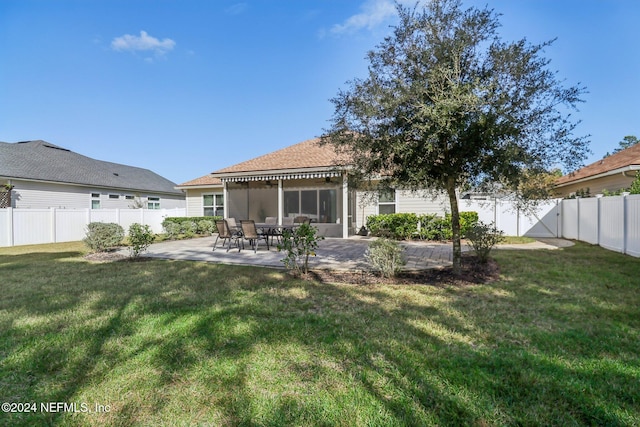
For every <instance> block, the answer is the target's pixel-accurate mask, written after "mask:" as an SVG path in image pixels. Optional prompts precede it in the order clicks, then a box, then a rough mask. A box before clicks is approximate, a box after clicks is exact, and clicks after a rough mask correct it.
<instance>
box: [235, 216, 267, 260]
mask: <svg viewBox="0 0 640 427" xmlns="http://www.w3.org/2000/svg"><path fill="white" fill-rule="evenodd" d="M240 227H242V238H243V239H244V240H248V241H249V244H250V245H251V247H252V248H253V252H254V253H256V252H258V243H259V242H260V240H264V242H265V243H266V244H267V250H269V233H259V232H258V229H257V228H256V223H255V221H254V220H252V219H248V220H241V221H240Z"/></svg>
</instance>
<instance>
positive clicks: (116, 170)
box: [0, 141, 183, 195]
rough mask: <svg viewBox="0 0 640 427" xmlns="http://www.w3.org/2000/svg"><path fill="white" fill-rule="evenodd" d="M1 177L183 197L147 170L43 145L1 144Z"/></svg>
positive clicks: (45, 143) (30, 142) (170, 185)
mask: <svg viewBox="0 0 640 427" xmlns="http://www.w3.org/2000/svg"><path fill="white" fill-rule="evenodd" d="M0 177H4V178H9V179H11V178H15V179H29V180H37V181H49V182H59V183H68V184H79V185H85V186H94V187H108V188H118V189H125V190H131V191H144V192H153V193H170V194H175V195H179V194H183V193H182V191H180V190H176V189H175V188H174V187H175V186H176V184H175V183H173V182H171V181H169V180H168V179H166V178H163V177H161V176H160V175H158V174H156V173H154V172H152V171H150V170H148V169H142V168H137V167H134V166H127V165H121V164H118V163H111V162H103V161H101V160H95V159H92V158H89V157H86V156H83V155H81V154H77V153H74V152H73V151H70V150H67V149H65V148H62V147H58V146H56V145H53V144H51V143H49V142H46V141H25V142H16V143H8V142H0Z"/></svg>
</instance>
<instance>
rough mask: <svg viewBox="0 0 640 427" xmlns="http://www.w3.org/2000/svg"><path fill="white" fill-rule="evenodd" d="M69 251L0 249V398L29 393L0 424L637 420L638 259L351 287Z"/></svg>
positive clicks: (518, 259)
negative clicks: (457, 281) (493, 277)
mask: <svg viewBox="0 0 640 427" xmlns="http://www.w3.org/2000/svg"><path fill="white" fill-rule="evenodd" d="M82 252H83V248H82V246H80V245H78V244H66V245H47V246H32V247H25V248H4V249H0V290H1V292H2V293H1V295H2V297H1V299H0V326H1V327H0V392H1V394H2V399H1V400H2V401H3V402H13V403H25V402H33V403H36V405H37V411H36V412H32V413H27V412H22V413H0V425H11V426H14V425H96V426H98V425H100V426H103V425H121V426H128V425H180V426H182V425H185V426H186V425H211V426H214V425H215V426H218V425H223V426H224V425H250V426H259V425H260V426H261V425H269V426H282V425H301V426H307V425H326V426H329V425H340V426H389V425H408V426H413V425H436V424H437V425H480V426H483V425H562V426H566V425H585V424H586V425H640V259H636V258H631V257H628V256H624V255H620V254H616V253H613V252H609V251H606V250H603V249H601V248H598V247H591V246H589V245H586V244H580V243H578V244H577V245H576V246H574V247H571V248H567V249H563V250H556V251H496V252H495V253H494V254H495V258H496V259H497V260H498V262H499V264H500V266H501V270H502V278H501V280H500V281H499V282H496V283H491V284H486V285H477V286H468V287H453V286H433V285H429V284H424V285H419V286H406V285H405V286H398V285H387V286H384V285H375V286H358V285H344V284H333V283H318V282H312V281H304V280H295V279H291V278H289V277H287V276H286V275H285V274H284V273H283V272H282V271H275V270H269V269H261V268H253V267H237V266H224V265H215V264H206V263H197V262H173V261H162V260H155V261H143V262H118V263H103V264H98V263H90V262H87V261H85V260H84V259H83V258H82ZM46 402H64V403H67V404H72V403H75V404H76V409H77V411H78V412H76V413H73V412H51V411H49V412H43V411H42V410H41V406H40V405H41V404H42V403H46ZM83 404H84V405H86V406H82V405H83ZM96 404H99V405H103V407H102V408H101V411H100V412H98V413H96V412H94V411H95V405H96ZM54 408H55V407H54ZM85 409H87V410H91V411H92V412H91V413H89V412H86V413H85V412H82V411H83V410H85ZM99 409H100V408H99Z"/></svg>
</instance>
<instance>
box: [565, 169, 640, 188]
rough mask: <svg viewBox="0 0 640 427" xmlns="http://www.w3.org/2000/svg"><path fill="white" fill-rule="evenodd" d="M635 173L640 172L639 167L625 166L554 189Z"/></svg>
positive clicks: (566, 183) (572, 181)
mask: <svg viewBox="0 0 640 427" xmlns="http://www.w3.org/2000/svg"><path fill="white" fill-rule="evenodd" d="M637 171H640V165H629V166H625V167H622V168H618V169H613V170H610V171H607V172H603V173H599V174H596V175H589V176H586V177H584V178H580V179H575V180H571V181H567V182H563V183H562V184H556V188H561V187H566V186H569V185H573V184H580V183H582V182H587V181H591V180H594V179H599V178H605V177H608V176H613V175H618V174H625V173H626V172H637Z"/></svg>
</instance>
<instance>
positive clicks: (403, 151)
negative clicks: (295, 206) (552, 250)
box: [323, 0, 588, 272]
mask: <svg viewBox="0 0 640 427" xmlns="http://www.w3.org/2000/svg"><path fill="white" fill-rule="evenodd" d="M396 8H397V11H398V14H399V24H398V25H397V26H395V27H394V31H393V34H392V35H391V36H389V37H387V38H385V39H384V41H383V42H382V43H381V44H379V45H378V46H377V47H376V48H375V49H374V50H372V51H371V52H369V53H368V60H369V62H370V65H369V74H368V77H366V78H363V79H356V80H353V81H350V82H348V88H347V89H346V90H341V91H340V92H339V93H338V95H337V96H336V97H335V98H333V99H332V100H331V101H332V103H333V104H334V107H335V112H334V115H333V118H332V120H331V126H330V128H329V129H327V130H326V132H325V135H324V137H323V141H324V142H325V143H329V144H332V145H334V146H335V147H336V150H337V151H339V152H342V153H344V154H346V155H347V156H348V157H349V158H350V160H351V163H352V164H353V165H354V169H353V170H354V171H355V172H357V173H359V174H361V175H362V177H365V178H368V179H381V182H383V183H385V184H388V185H391V186H393V187H396V188H405V189H412V190H416V191H417V190H419V189H424V188H430V189H433V190H435V191H443V192H445V193H446V194H447V195H448V198H449V201H450V207H451V217H452V228H453V255H454V257H453V267H454V271H456V272H459V271H460V267H461V255H462V254H461V246H460V225H459V209H458V199H457V190H458V189H459V188H461V187H462V186H465V185H473V184H477V183H479V182H481V181H485V182H486V181H487V180H489V181H491V182H496V183H500V185H501V186H502V188H508V189H513V190H514V191H517V190H518V188H521V184H522V181H523V180H526V179H527V177H529V176H531V174H536V173H539V172H544V171H549V170H551V169H552V168H553V167H558V166H564V167H565V168H567V169H574V168H575V167H577V166H579V165H580V163H581V161H582V159H583V158H584V157H585V154H586V152H588V148H587V144H588V142H587V141H586V140H585V137H575V136H574V135H573V133H574V129H575V127H576V125H577V122H576V121H574V120H573V118H572V117H571V115H570V111H572V110H574V109H576V104H577V103H579V102H581V100H580V97H581V95H582V93H584V90H585V89H584V88H582V87H579V86H572V87H564V86H563V85H562V82H561V81H560V80H558V78H557V77H556V73H555V72H553V71H551V70H549V60H547V59H545V58H544V57H543V56H542V54H543V51H544V49H545V48H546V47H547V46H549V45H550V44H551V43H552V42H545V43H542V44H530V43H528V42H527V41H526V40H524V39H523V40H520V41H516V42H509V43H507V42H504V41H502V40H501V39H500V37H499V36H498V33H497V29H498V27H499V20H498V17H499V15H497V14H496V13H494V11H493V10H489V9H486V8H485V9H477V8H470V9H466V10H463V9H462V7H461V3H460V1H457V0H441V1H432V2H430V3H428V4H427V5H426V6H424V7H418V6H416V7H413V8H406V7H403V6H401V5H400V4H396Z"/></svg>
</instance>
